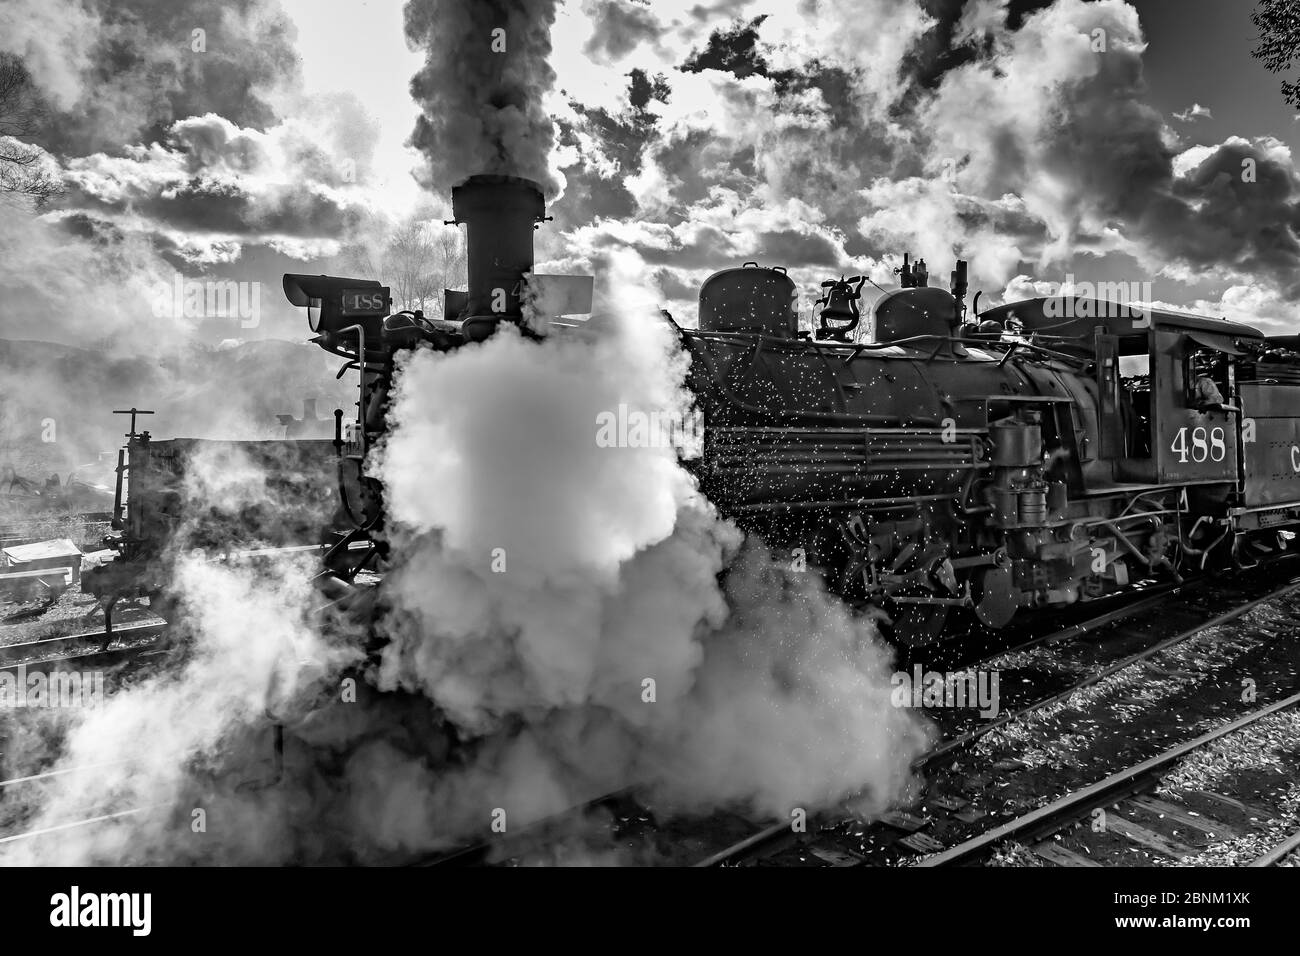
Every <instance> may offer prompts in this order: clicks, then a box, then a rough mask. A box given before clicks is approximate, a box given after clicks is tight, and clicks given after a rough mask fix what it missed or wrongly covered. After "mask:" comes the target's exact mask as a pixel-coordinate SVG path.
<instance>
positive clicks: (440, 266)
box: [340, 220, 466, 315]
mask: <svg viewBox="0 0 1300 956" xmlns="http://www.w3.org/2000/svg"><path fill="white" fill-rule="evenodd" d="M373 250H374V247H373V246H372V245H368V244H366V243H364V242H357V243H352V244H350V245H346V246H344V247H343V250H342V252H341V254H340V255H341V258H342V262H343V264H344V266H345V267H346V268H347V270H348V272H349V274H351V275H356V276H359V277H362V278H367V279H379V280H380V281H382V282H384V283H385V284H386V285H387V286H388V287H389V288H390V289H391V290H392V293H393V305H394V306H395V307H397V308H398V309H420V310H422V311H424V312H425V313H428V314H430V315H441V314H442V290H443V289H444V288H452V287H457V286H460V287H463V286H464V285H465V262H466V259H465V239H464V235H463V234H462V233H461V231H460V230H459V229H456V228H454V227H452V226H434V225H431V224H430V223H427V222H421V221H418V220H411V221H410V222H407V223H404V224H403V225H401V226H399V227H398V228H397V229H395V230H394V231H393V232H392V233H391V234H390V235H389V237H388V239H387V241H386V242H384V243H383V245H382V246H380V248H379V250H378V255H376V254H375V252H374V251H373Z"/></svg>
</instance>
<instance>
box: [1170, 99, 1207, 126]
mask: <svg viewBox="0 0 1300 956" xmlns="http://www.w3.org/2000/svg"><path fill="white" fill-rule="evenodd" d="M1174 119H1176V120H1178V122H1180V123H1194V122H1196V121H1197V120H1200V119H1214V111H1213V110H1211V109H1210V108H1209V107H1208V106H1202V105H1201V104H1200V103H1193V104H1192V105H1191V106H1189V107H1187V109H1185V110H1180V111H1178V112H1177V113H1175V114H1174Z"/></svg>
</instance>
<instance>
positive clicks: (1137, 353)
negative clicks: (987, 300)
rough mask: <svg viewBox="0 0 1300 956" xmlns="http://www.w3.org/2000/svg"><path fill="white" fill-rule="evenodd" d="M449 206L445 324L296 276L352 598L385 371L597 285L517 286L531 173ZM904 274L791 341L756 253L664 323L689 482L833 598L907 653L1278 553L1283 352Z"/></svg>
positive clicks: (369, 549) (463, 191)
mask: <svg viewBox="0 0 1300 956" xmlns="http://www.w3.org/2000/svg"><path fill="white" fill-rule="evenodd" d="M452 199H453V211H454V215H455V221H456V222H458V223H463V224H465V225H466V227H467V234H468V235H467V238H468V269H469V275H468V291H467V292H459V293H458V292H448V293H447V294H446V296H447V298H446V308H445V312H444V314H445V315H446V316H449V317H454V318H446V319H437V320H435V319H429V318H426V317H425V316H423V315H422V314H420V313H417V312H397V313H392V312H391V310H390V299H389V297H388V294H387V290H386V289H384V288H383V287H382V286H381V285H380V284H379V283H378V282H375V281H372V280H358V279H348V278H339V277H332V276H305V275H286V276H285V277H284V288H285V292H286V295H287V296H288V298H289V300H290V302H292V303H293V304H294V305H298V306H302V307H306V308H307V309H308V313H309V320H310V323H311V327H312V330H313V332H315V333H316V336H315V339H314V341H316V342H317V343H318V344H319V345H320V346H321V347H322V348H325V349H327V350H329V351H331V352H334V353H336V354H338V355H340V356H341V357H343V358H344V359H345V360H346V362H347V363H348V364H349V365H350V366H351V367H352V368H354V369H356V371H357V372H358V375H359V398H358V415H357V419H356V421H355V422H350V423H347V427H346V428H345V427H344V424H343V423H340V426H339V434H338V436H337V439H336V441H335V442H334V448H335V449H336V451H337V456H338V466H339V476H338V487H339V489H340V498H341V503H342V507H343V510H344V512H345V513H346V515H347V525H348V528H347V529H346V530H345V531H342V532H340V533H339V534H337V535H335V536H333V537H332V538H331V539H330V540H331V547H330V548H329V550H328V552H327V554H326V559H325V570H324V571H323V572H322V574H321V578H320V582H321V584H322V587H323V588H324V589H325V591H326V592H327V593H329V594H331V595H333V596H335V597H338V598H339V599H341V600H348V599H350V597H351V596H354V595H355V589H354V588H353V582H354V578H355V576H356V574H357V571H358V569H359V568H361V567H365V566H378V567H382V566H383V562H384V559H385V558H386V556H387V555H386V553H385V550H384V549H385V547H386V545H385V544H384V542H383V540H382V536H379V535H376V534H375V533H374V532H375V531H377V530H378V529H379V528H380V527H381V526H382V522H383V495H382V488H381V487H380V486H379V484H378V482H377V481H375V480H374V479H373V478H368V477H366V476H365V474H364V472H365V459H366V456H367V454H368V452H369V449H370V448H371V447H372V446H373V445H374V444H375V442H376V441H377V440H378V439H379V438H380V437H381V435H382V433H383V431H384V428H385V409H386V406H387V397H388V390H389V387H390V384H391V381H392V375H393V370H394V367H395V359H396V358H397V356H398V355H399V354H400V353H401V352H402V351H404V350H408V349H413V348H433V349H439V350H450V349H456V348H459V347H461V346H463V345H465V344H467V343H471V342H475V341H481V340H482V339H484V338H486V337H487V336H490V335H492V334H493V332H494V331H495V330H496V329H497V328H498V326H499V325H500V323H502V322H511V323H515V324H518V325H521V326H526V331H527V333H528V334H530V335H540V334H546V333H545V330H540V329H539V328H538V327H537V326H536V324H535V323H526V322H525V321H524V316H525V312H526V311H531V312H539V313H540V314H543V315H546V314H552V315H560V314H567V313H570V312H578V311H582V309H581V307H580V305H579V306H577V307H575V302H580V300H582V299H583V298H584V296H585V297H586V298H587V299H588V301H589V299H590V290H591V285H590V280H589V279H583V278H581V277H536V276H533V275H532V267H533V238H532V237H533V230H534V228H535V227H536V225H537V224H538V223H540V222H543V221H544V220H545V208H544V204H543V198H542V194H541V192H540V190H539V189H538V188H537V186H536V185H535V184H533V183H532V182H530V181H528V180H524V179H518V178H515V177H506V176H475V177H471V178H470V179H469V180H467V181H466V182H464V183H462V184H461V185H460V186H458V187H456V189H455V190H453V194H452ZM900 273H901V279H902V282H901V285H902V288H900V289H898V290H896V291H893V292H889V293H887V294H885V295H884V296H883V297H882V298H880V299H879V300H878V301H877V302H876V303H875V305H874V307H873V308H872V309H871V312H870V316H869V317H868V316H865V315H862V314H860V310H859V302H860V298H861V290H862V287H863V285H864V280H863V279H862V278H861V277H853V278H840V279H831V280H828V281H827V282H825V283H823V290H824V294H823V297H822V298H821V299H820V300H819V302H818V305H819V306H820V309H819V312H818V316H817V328H815V329H812V330H802V329H800V328H799V323H798V316H797V311H796V307H795V303H796V286H795V283H794V282H793V281H792V280H791V278H790V277H789V276H788V275H787V274H786V272H785V270H784V269H781V268H778V267H761V266H759V265H757V264H756V263H745V264H744V265H743V266H741V267H740V268H735V269H727V270H724V271H721V272H718V273H716V274H714V275H713V276H711V277H710V278H709V279H708V280H707V281H705V283H704V284H703V286H702V287H701V289H700V310H699V323H698V328H695V329H687V328H679V329H678V332H679V334H680V337H681V341H682V344H683V346H684V347H685V348H686V349H687V350H689V353H690V355H691V358H692V365H691V372H690V379H689V385H690V388H691V390H692V391H693V393H694V395H695V397H696V400H697V403H698V407H699V410H700V412H701V414H702V420H703V426H704V427H703V455H702V456H701V457H699V458H698V459H696V460H694V461H692V462H690V463H689V467H691V468H692V469H693V470H694V471H695V473H696V475H697V476H698V479H699V481H700V484H701V487H702V489H703V491H704V492H705V493H706V494H707V495H708V497H709V498H710V499H711V500H712V501H713V502H714V503H715V504H716V505H717V506H718V508H719V509H720V510H721V512H722V513H723V514H725V515H727V516H729V517H730V518H732V519H733V520H735V521H736V522H737V523H739V524H740V525H741V526H742V527H743V528H745V529H746V530H747V531H749V532H752V533H754V534H757V535H761V536H762V537H763V538H764V540H765V541H766V542H767V543H768V544H769V545H770V546H772V547H773V548H776V549H779V550H784V551H786V552H788V553H789V554H791V555H792V556H793V557H795V558H796V559H798V560H801V561H804V562H806V566H807V567H808V568H810V569H813V570H816V571H820V573H822V574H823V575H824V576H825V578H826V580H827V582H828V583H829V584H830V586H831V587H832V588H833V589H834V590H836V591H837V592H839V593H840V594H842V595H843V596H844V597H845V598H846V599H847V600H850V601H854V602H864V603H870V604H872V605H874V606H876V607H879V608H881V609H883V610H884V611H885V612H886V614H887V615H888V616H889V617H890V618H891V619H892V621H893V622H894V628H893V633H894V634H895V637H896V639H898V640H900V641H903V642H907V643H925V642H929V641H933V640H936V639H939V638H940V637H942V636H943V635H944V634H945V633H946V631H948V630H951V628H950V627H946V625H947V624H950V623H951V621H952V619H953V617H954V615H958V616H960V615H962V614H966V615H973V616H974V617H975V618H977V619H978V620H979V621H980V622H982V623H983V624H985V625H987V626H990V627H1001V626H1004V625H1006V624H1007V623H1008V622H1009V621H1011V620H1012V618H1013V617H1014V616H1015V615H1017V614H1018V613H1022V612H1024V611H1028V610H1030V609H1035V608H1043V607H1050V606H1059V605H1068V604H1073V603H1075V602H1081V601H1088V600H1094V599H1097V598H1100V597H1103V596H1106V595H1110V594H1114V593H1116V592H1120V591H1122V590H1125V589H1126V588H1129V587H1132V586H1134V585H1136V584H1137V583H1139V582H1141V581H1143V580H1149V579H1152V578H1157V577H1162V576H1163V577H1173V578H1178V577H1179V576H1181V575H1183V574H1186V573H1187V572H1188V571H1189V570H1200V569H1206V568H1210V567H1218V566H1224V565H1228V564H1236V565H1247V564H1250V563H1253V562H1255V561H1257V560H1258V559H1259V557H1260V556H1261V555H1263V554H1265V553H1268V552H1273V551H1277V550H1279V549H1282V548H1285V547H1287V546H1288V543H1289V542H1290V540H1291V539H1292V538H1293V537H1294V535H1293V530H1294V529H1295V528H1296V526H1297V525H1298V524H1300V356H1297V354H1296V352H1295V351H1294V349H1295V348H1296V346H1297V344H1298V343H1297V342H1296V341H1294V340H1293V339H1285V338H1272V339H1270V338H1267V337H1265V336H1264V335H1262V334H1261V333H1260V332H1258V331H1257V330H1255V329H1253V328H1250V327H1248V326H1245V325H1239V324H1236V323H1233V322H1227V321H1220V320H1214V319H1207V318H1199V317H1193V316H1187V315H1181V314H1174V313H1169V312H1160V311H1147V310H1143V309H1139V308H1133V307H1129V306H1126V305H1123V304H1120V303H1116V302H1110V301H1099V300H1093V299H1081V298H1072V297H1070V298H1062V297H1056V298H1040V299H1032V300H1029V301H1025V302H1017V303H1012V304H1009V305H1004V306H999V307H997V308H992V309H988V310H986V311H984V312H982V313H978V315H975V316H973V317H968V315H967V308H966V303H965V298H966V264H965V263H963V262H959V263H958V267H957V270H956V271H954V273H953V276H952V288H951V291H945V290H943V289H939V288H934V287H931V286H930V285H929V277H928V274H927V272H926V269H925V265H924V263H923V262H918V263H916V264H915V265H913V264H912V263H911V262H910V260H909V259H907V258H906V257H905V258H904V264H903V268H902V269H901V270H900ZM977 301H978V297H977ZM562 303H563V304H562ZM971 311H975V310H971ZM867 318H869V319H870V332H871V334H870V336H869V337H867V336H863V335H862V332H863V330H862V329H860V328H859V324H860V323H861V322H862V321H863V320H864V319H867ZM664 320H665V321H672V318H671V316H668V315H667V313H664ZM550 334H565V333H564V330H562V329H559V330H552V331H551V333H550Z"/></svg>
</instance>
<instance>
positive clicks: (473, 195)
mask: <svg viewBox="0 0 1300 956" xmlns="http://www.w3.org/2000/svg"><path fill="white" fill-rule="evenodd" d="M505 212H509V213H512V214H514V215H528V216H530V217H531V218H532V219H533V220H540V219H541V218H542V217H543V216H545V215H546V200H545V198H544V197H543V195H542V188H541V187H540V186H538V185H537V183H535V182H533V181H532V180H531V179H524V178H523V177H522V176H499V175H493V174H479V175H476V176H470V177H469V178H468V179H466V180H465V181H464V182H463V183H461V184H460V185H459V186H453V187H452V190H451V214H452V215H453V216H455V217H456V221H457V222H464V221H467V220H469V219H473V218H474V217H475V216H478V215H484V214H500V213H505Z"/></svg>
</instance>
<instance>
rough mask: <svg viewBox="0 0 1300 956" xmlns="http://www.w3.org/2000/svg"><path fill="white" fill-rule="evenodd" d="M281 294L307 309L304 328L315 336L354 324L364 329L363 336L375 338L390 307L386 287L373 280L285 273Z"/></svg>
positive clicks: (294, 303)
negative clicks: (308, 329)
mask: <svg viewBox="0 0 1300 956" xmlns="http://www.w3.org/2000/svg"><path fill="white" fill-rule="evenodd" d="M284 295H285V298H287V299H288V300H289V302H290V303H291V304H293V305H296V306H298V307H299V308H305V309H306V310H307V325H308V326H310V328H311V330H312V332H314V333H315V334H317V335H320V334H322V333H328V332H336V331H338V330H340V329H343V328H347V327H349V326H353V325H357V324H361V325H363V326H365V327H366V331H367V334H371V333H373V334H375V335H378V334H379V323H380V321H381V320H382V318H383V317H384V316H386V315H388V311H389V308H390V306H391V304H392V296H391V295H390V293H389V290H388V287H387V286H384V285H381V284H380V283H378V282H376V281H375V280H374V279H349V278H344V277H342V276H305V275H295V274H293V273H286V274H285V277H284Z"/></svg>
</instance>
